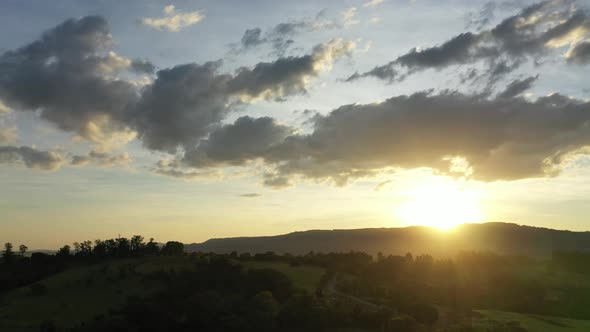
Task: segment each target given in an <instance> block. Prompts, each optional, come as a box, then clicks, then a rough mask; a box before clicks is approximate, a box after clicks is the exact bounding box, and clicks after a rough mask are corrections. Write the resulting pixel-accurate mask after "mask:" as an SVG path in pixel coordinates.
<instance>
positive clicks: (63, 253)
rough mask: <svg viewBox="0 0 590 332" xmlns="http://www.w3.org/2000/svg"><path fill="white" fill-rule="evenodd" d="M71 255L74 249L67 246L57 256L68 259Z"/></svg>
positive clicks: (60, 249)
mask: <svg viewBox="0 0 590 332" xmlns="http://www.w3.org/2000/svg"><path fill="white" fill-rule="evenodd" d="M71 253H72V248H71V247H70V246H69V245H67V244H66V245H65V246H63V247H61V248H59V250H58V251H57V254H56V255H57V256H60V257H67V256H70V254H71Z"/></svg>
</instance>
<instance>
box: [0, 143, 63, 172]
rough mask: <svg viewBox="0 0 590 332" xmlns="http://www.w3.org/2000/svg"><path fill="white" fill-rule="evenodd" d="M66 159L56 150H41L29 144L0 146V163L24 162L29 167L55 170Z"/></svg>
mask: <svg viewBox="0 0 590 332" xmlns="http://www.w3.org/2000/svg"><path fill="white" fill-rule="evenodd" d="M63 162H64V159H63V158H62V156H60V155H59V154H57V153H55V152H50V151H41V150H37V149H35V148H31V147H28V146H20V147H18V146H0V164H13V163H23V164H24V165H25V166H26V167H28V168H34V169H39V170H43V171H54V170H57V169H58V168H60V166H61V165H62V164H63Z"/></svg>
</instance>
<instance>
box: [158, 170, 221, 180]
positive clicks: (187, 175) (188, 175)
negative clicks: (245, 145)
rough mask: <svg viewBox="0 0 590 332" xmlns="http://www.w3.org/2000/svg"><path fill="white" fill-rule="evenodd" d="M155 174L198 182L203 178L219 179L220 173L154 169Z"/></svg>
mask: <svg viewBox="0 0 590 332" xmlns="http://www.w3.org/2000/svg"><path fill="white" fill-rule="evenodd" d="M154 173H156V174H158V175H163V176H170V177H174V178H178V179H184V180H196V179H201V178H212V177H219V176H220V173H219V172H217V171H203V172H199V171H190V170H180V169H175V168H156V169H154Z"/></svg>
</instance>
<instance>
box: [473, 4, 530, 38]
mask: <svg viewBox="0 0 590 332" xmlns="http://www.w3.org/2000/svg"><path fill="white" fill-rule="evenodd" d="M527 2H528V1H525V0H510V1H501V2H496V1H488V2H486V3H484V4H483V6H482V7H481V8H480V10H479V11H477V12H470V13H468V14H467V23H466V28H474V29H476V30H478V31H480V30H482V29H483V28H485V27H487V26H489V25H490V24H491V23H492V22H493V20H494V19H495V17H496V14H497V11H506V10H512V9H520V8H523V7H525V6H526V3H527Z"/></svg>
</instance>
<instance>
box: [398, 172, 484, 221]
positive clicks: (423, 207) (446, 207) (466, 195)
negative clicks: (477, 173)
mask: <svg viewBox="0 0 590 332" xmlns="http://www.w3.org/2000/svg"><path fill="white" fill-rule="evenodd" d="M404 196H405V197H406V199H405V200H404V201H403V202H402V203H401V205H400V206H399V209H398V210H397V214H398V217H399V218H400V219H401V220H403V221H404V222H405V223H407V224H408V225H422V226H431V227H436V228H438V229H442V230H448V229H451V228H453V227H455V226H457V225H459V224H463V223H474V222H481V221H482V218H483V216H482V213H481V208H480V199H479V194H478V192H477V190H475V189H473V188H468V187H467V186H465V185H462V184H460V183H455V182H453V181H450V180H442V179H439V180H431V181H428V182H425V183H420V184H418V185H415V186H412V187H411V188H410V189H409V190H408V191H407V192H406V193H405V195H404Z"/></svg>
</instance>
